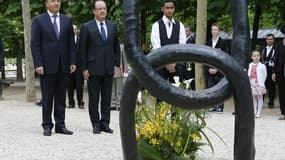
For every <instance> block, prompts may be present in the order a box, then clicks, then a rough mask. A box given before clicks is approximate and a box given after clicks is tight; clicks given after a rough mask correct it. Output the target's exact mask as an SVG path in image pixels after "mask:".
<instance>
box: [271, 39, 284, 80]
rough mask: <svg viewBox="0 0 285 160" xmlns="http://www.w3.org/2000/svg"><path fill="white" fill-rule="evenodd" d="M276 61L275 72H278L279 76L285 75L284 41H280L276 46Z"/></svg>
mask: <svg viewBox="0 0 285 160" xmlns="http://www.w3.org/2000/svg"><path fill="white" fill-rule="evenodd" d="M275 51H276V52H275V53H276V54H275V56H276V57H275V61H274V62H275V63H274V71H273V72H274V73H276V74H277V78H279V77H280V76H284V64H285V46H284V45H283V42H282V41H281V42H279V43H278V44H277V45H276V47H275Z"/></svg>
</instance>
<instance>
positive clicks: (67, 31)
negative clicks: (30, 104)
mask: <svg viewBox="0 0 285 160" xmlns="http://www.w3.org/2000/svg"><path fill="white" fill-rule="evenodd" d="M31 50H32V55H33V60H34V66H35V68H37V67H40V66H43V67H44V72H45V73H56V72H57V71H58V69H59V67H61V69H62V71H63V72H64V73H69V72H70V70H69V66H70V65H71V64H74V65H75V64H76V53H75V43H74V32H73V28H72V21H71V18H70V17H67V16H65V15H62V14H60V36H59V39H57V37H56V33H55V31H54V28H53V26H52V22H51V20H50V17H49V15H48V13H47V12H46V13H43V14H41V15H39V16H37V17H35V18H34V20H33V23H32V34H31ZM59 65H61V66H59Z"/></svg>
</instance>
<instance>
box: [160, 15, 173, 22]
mask: <svg viewBox="0 0 285 160" xmlns="http://www.w3.org/2000/svg"><path fill="white" fill-rule="evenodd" d="M162 21H163V23H164V24H167V23H168V22H169V21H170V20H169V19H168V18H166V16H165V15H163V16H162ZM171 22H172V23H173V24H175V20H174V18H172V19H171Z"/></svg>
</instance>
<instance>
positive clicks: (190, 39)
mask: <svg viewBox="0 0 285 160" xmlns="http://www.w3.org/2000/svg"><path fill="white" fill-rule="evenodd" d="M185 34H186V44H195V36H194V34H193V33H192V29H191V27H190V26H185ZM183 65H184V66H183V79H184V80H188V79H192V81H191V83H190V87H191V89H192V90H195V63H194V62H190V61H189V62H186V63H184V64H183Z"/></svg>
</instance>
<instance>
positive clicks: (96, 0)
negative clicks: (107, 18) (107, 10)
mask: <svg viewBox="0 0 285 160" xmlns="http://www.w3.org/2000/svg"><path fill="white" fill-rule="evenodd" d="M98 1H102V2H104V3H105V4H106V2H105V1H104V0H94V2H93V5H92V8H93V9H96V7H95V4H96V2H98ZM106 6H107V4H106Z"/></svg>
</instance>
